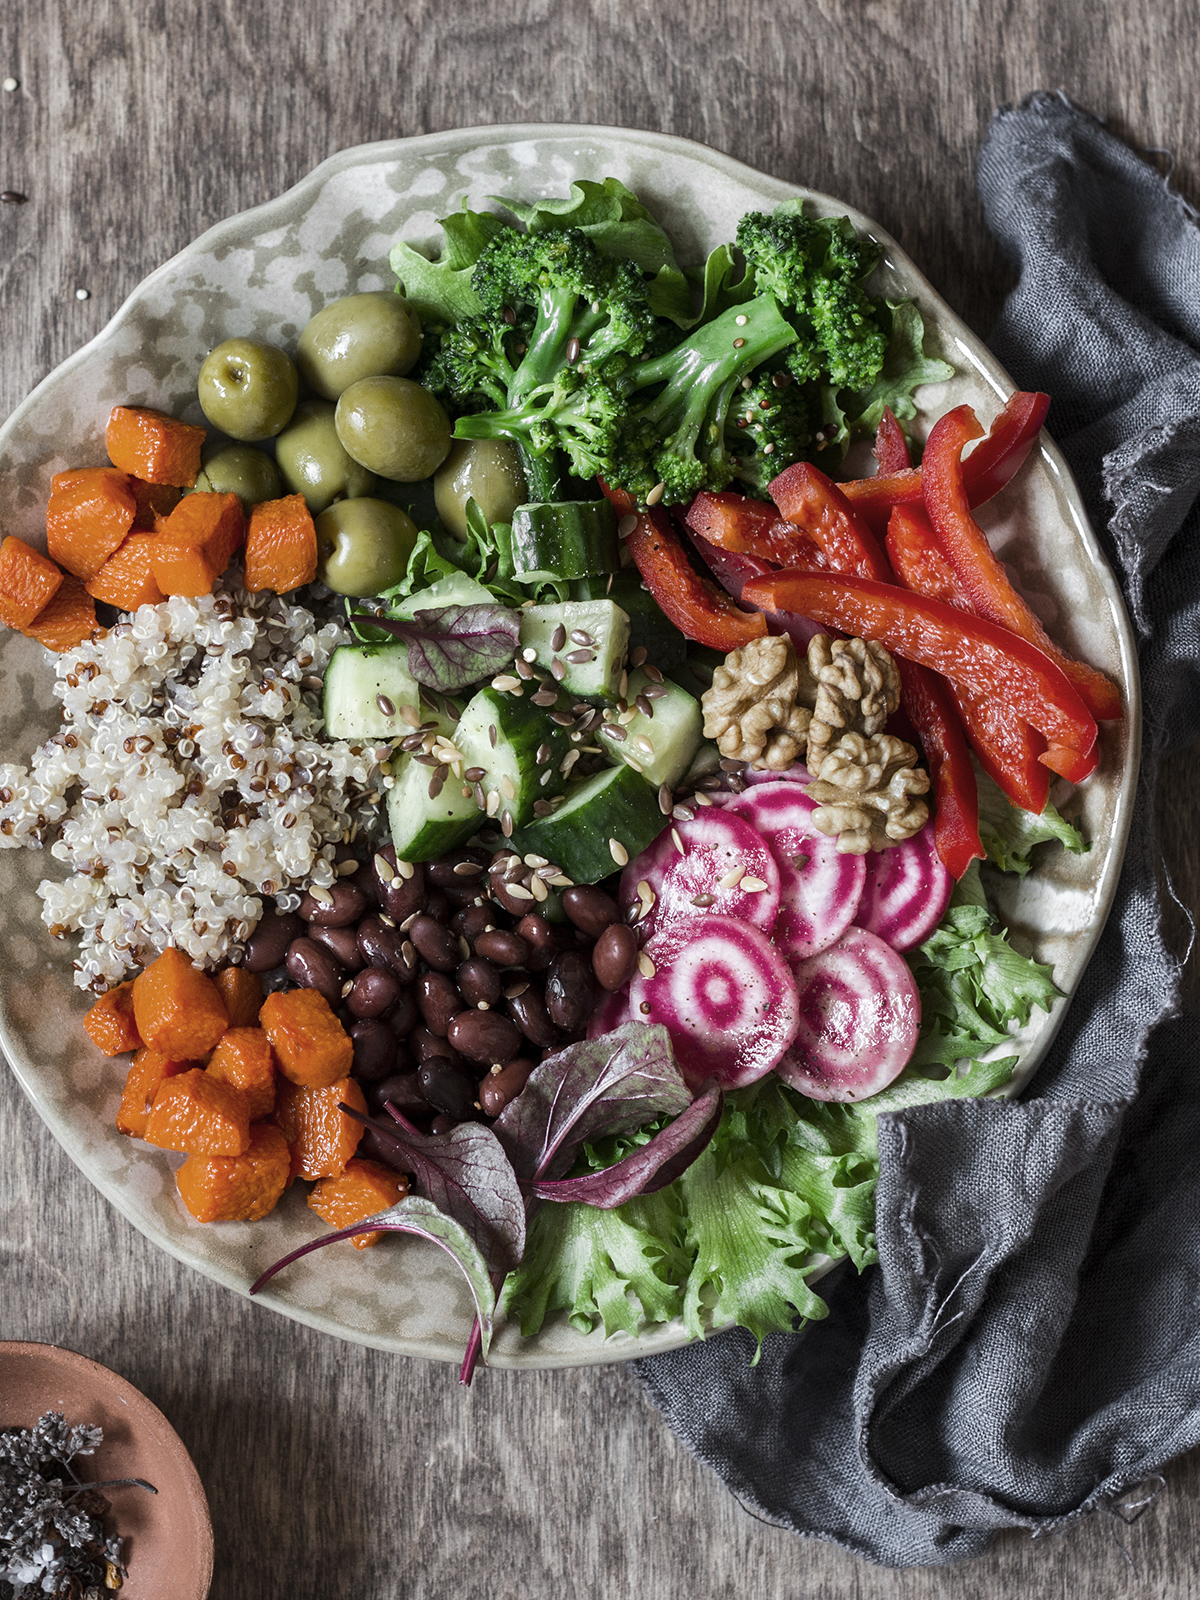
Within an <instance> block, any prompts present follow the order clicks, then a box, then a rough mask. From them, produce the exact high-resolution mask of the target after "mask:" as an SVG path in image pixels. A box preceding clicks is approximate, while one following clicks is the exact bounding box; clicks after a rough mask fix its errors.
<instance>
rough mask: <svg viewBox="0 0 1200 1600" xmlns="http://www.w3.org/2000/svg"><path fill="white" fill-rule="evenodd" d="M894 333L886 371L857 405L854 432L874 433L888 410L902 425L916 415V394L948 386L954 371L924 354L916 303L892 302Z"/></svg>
mask: <svg viewBox="0 0 1200 1600" xmlns="http://www.w3.org/2000/svg"><path fill="white" fill-rule="evenodd" d="M887 306H888V310H889V311H890V312H891V314H892V331H891V334H890V336H889V338H888V343H887V349H886V351H885V353H884V357H883V367H882V369H881V371H880V373H879V376H878V377H877V378H876V379H875V381H874V383H872V385H871V386H870V388H869V389H865V390H863V391H862V392H861V393H860V394H859V395H858V396H857V397H856V401H855V406H856V412H855V415H854V417H853V421H852V422H851V424H850V426H851V430H852V431H853V432H856V433H863V432H870V433H873V432H874V431H875V429H876V428H877V427H878V426H879V419H880V417H882V415H883V413H884V410H885V408H887V407H890V408H891V411H892V415H893V416H894V417H896V418H897V419H898V420H899V421H904V420H905V419H906V418H908V417H914V416H916V414H917V405H916V401H915V400H914V399H913V393H914V391H915V390H917V389H919V388H920V387H921V385H922V384H926V383H945V381H946V380H947V378H952V377H953V376H954V368H953V367H952V366H950V365H949V364H948V363H947V362H945V361H941V360H939V359H938V358H937V357H936V356H930V355H926V353H925V322H924V319H923V318H922V316H921V313H920V311H919V310H918V309H917V303H916V301H915V300H889V301H888V302H887Z"/></svg>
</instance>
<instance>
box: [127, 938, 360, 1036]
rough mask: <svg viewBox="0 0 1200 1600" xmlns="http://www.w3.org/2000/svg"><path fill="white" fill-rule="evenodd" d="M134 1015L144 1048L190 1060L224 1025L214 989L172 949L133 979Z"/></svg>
mask: <svg viewBox="0 0 1200 1600" xmlns="http://www.w3.org/2000/svg"><path fill="white" fill-rule="evenodd" d="M133 1014H134V1017H135V1019H136V1021H137V1029H138V1032H139V1033H140V1034H141V1036H142V1038H143V1039H144V1040H145V1041H146V1043H147V1044H149V1045H153V1046H154V1048H155V1049H156V1050H165V1051H166V1052H167V1053H168V1054H169V1055H173V1056H187V1057H189V1058H190V1059H192V1060H195V1059H196V1057H198V1056H203V1055H207V1053H208V1052H209V1051H210V1050H211V1049H212V1047H213V1046H214V1045H215V1044H216V1042H217V1040H218V1039H219V1038H220V1037H221V1035H222V1034H223V1033H224V1032H225V1030H226V1028H227V1027H228V1026H229V1018H228V1016H227V1015H226V1012H225V1002H224V1001H223V1000H222V999H221V994H220V991H219V990H218V988H217V986H216V984H215V983H214V982H213V981H212V979H211V978H209V977H206V976H205V974H204V973H203V972H201V971H200V970H199V968H198V967H194V966H193V965H192V963H191V962H190V961H189V960H188V958H187V956H185V955H184V953H183V951H182V950H176V949H175V947H174V946H173V945H169V946H168V947H167V949H165V950H164V951H163V953H162V955H160V956H159V958H158V960H157V961H152V962H151V963H150V965H149V966H148V967H147V968H146V970H145V971H144V972H142V973H140V974H139V975H138V976H137V977H136V978H135V979H134V980H133ZM347 1043H349V1040H347Z"/></svg>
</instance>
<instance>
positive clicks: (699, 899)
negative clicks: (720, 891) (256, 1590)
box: [692, 894, 717, 911]
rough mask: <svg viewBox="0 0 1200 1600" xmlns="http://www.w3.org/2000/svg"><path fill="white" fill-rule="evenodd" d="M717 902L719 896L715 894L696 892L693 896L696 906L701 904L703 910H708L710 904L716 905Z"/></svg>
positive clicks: (693, 902)
mask: <svg viewBox="0 0 1200 1600" xmlns="http://www.w3.org/2000/svg"><path fill="white" fill-rule="evenodd" d="M716 903H717V897H716V895H715V894H694V895H693V896H692V904H693V905H694V906H699V907H700V909H701V910H702V911H704V910H706V909H707V908H708V907H709V906H715V905H716Z"/></svg>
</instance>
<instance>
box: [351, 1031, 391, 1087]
mask: <svg viewBox="0 0 1200 1600" xmlns="http://www.w3.org/2000/svg"><path fill="white" fill-rule="evenodd" d="M350 1039H351V1042H352V1043H353V1045H354V1067H353V1069H352V1070H353V1072H354V1076H355V1077H356V1078H357V1079H358V1081H359V1083H377V1082H378V1081H379V1080H380V1079H381V1078H386V1077H387V1076H388V1074H389V1073H391V1072H393V1071H394V1070H395V1067H396V1035H395V1034H394V1033H393V1032H392V1030H391V1029H390V1028H389V1027H388V1025H387V1023H386V1022H356V1023H355V1024H354V1026H353V1027H352V1028H351V1029H350Z"/></svg>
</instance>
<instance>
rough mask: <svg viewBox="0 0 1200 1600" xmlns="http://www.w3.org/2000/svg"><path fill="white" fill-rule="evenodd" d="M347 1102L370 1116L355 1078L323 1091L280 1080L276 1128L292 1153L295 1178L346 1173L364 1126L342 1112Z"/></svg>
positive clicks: (323, 1176) (332, 1176)
mask: <svg viewBox="0 0 1200 1600" xmlns="http://www.w3.org/2000/svg"><path fill="white" fill-rule="evenodd" d="M343 1101H344V1102H345V1104H346V1105H348V1106H351V1107H353V1109H354V1110H355V1111H359V1112H361V1113H362V1115H363V1116H366V1114H367V1102H366V1101H365V1100H364V1099H363V1092H362V1090H361V1089H360V1088H359V1086H358V1084H357V1083H356V1082H355V1081H354V1079H353V1078H342V1079H341V1080H340V1082H338V1083H331V1084H327V1085H325V1086H324V1087H323V1088H319V1089H308V1088H304V1087H303V1086H301V1085H300V1084H296V1083H289V1082H288V1081H287V1079H286V1078H281V1079H280V1080H279V1085H278V1087H277V1089H276V1094H275V1124H276V1126H277V1127H278V1128H280V1129H281V1130H282V1133H283V1136H284V1138H285V1139H286V1140H287V1143H288V1149H289V1150H290V1151H291V1153H292V1177H293V1178H337V1177H340V1175H341V1174H342V1173H343V1172H344V1171H345V1169H346V1163H347V1161H349V1160H350V1157H351V1156H352V1155H353V1154H354V1152H355V1151H356V1150H357V1149H358V1142H359V1140H360V1139H361V1138H362V1136H363V1126H362V1123H361V1122H355V1120H354V1118H353V1117H348V1116H347V1115H346V1113H345V1112H344V1111H341V1110H339V1109H338V1108H339V1105H340V1104H341V1103H342V1102H343Z"/></svg>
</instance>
